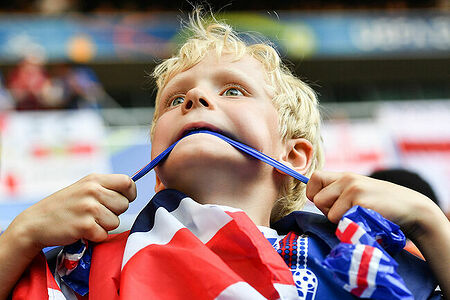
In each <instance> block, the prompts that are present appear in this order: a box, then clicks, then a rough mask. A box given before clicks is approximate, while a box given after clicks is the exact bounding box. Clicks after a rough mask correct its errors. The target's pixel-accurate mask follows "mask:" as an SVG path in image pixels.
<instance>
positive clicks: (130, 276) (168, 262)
mask: <svg viewBox="0 0 450 300" xmlns="http://www.w3.org/2000/svg"><path fill="white" fill-rule="evenodd" d="M238 281H242V279H241V278H240V277H239V276H237V275H236V274H234V272H233V271H232V270H230V268H229V267H228V266H227V265H226V264H225V263H224V262H223V261H222V260H221V259H220V258H219V257H218V256H217V255H215V254H214V253H213V252H212V251H211V250H210V249H208V248H207V247H205V245H204V244H203V243H202V242H201V241H200V240H199V239H197V238H196V237H195V236H194V235H193V234H192V233H191V232H190V231H189V230H188V229H186V228H183V229H180V230H179V231H178V232H177V233H176V234H175V235H174V236H173V238H172V240H171V241H170V242H169V243H168V244H166V245H154V244H153V245H150V246H147V247H145V248H143V249H142V250H140V251H138V252H137V253H136V254H135V255H133V256H132V257H131V258H130V260H128V262H127V264H126V265H125V267H124V268H123V270H122V273H121V282H120V283H121V284H120V297H121V298H124V299H137V298H139V297H140V295H145V296H146V298H147V299H183V298H186V297H188V298H190V299H213V298H215V297H217V296H218V295H219V294H220V293H221V292H222V291H223V290H224V289H225V288H227V287H228V286H230V285H232V284H234V283H236V282H238Z"/></svg>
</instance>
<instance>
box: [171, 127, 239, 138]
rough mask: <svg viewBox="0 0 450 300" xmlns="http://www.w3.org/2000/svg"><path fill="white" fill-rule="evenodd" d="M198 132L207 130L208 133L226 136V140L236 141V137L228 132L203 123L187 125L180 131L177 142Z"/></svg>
mask: <svg viewBox="0 0 450 300" xmlns="http://www.w3.org/2000/svg"><path fill="white" fill-rule="evenodd" d="M200 130H208V131H213V132H216V133H220V134H221V135H223V136H226V137H228V138H230V139H232V140H235V141H237V139H236V137H235V136H234V135H233V134H231V133H229V132H226V131H224V130H221V129H219V128H217V127H215V126H213V125H210V124H205V123H203V124H188V125H186V126H185V127H183V129H182V130H181V132H180V134H179V136H178V138H177V140H179V139H181V138H183V137H185V136H186V135H188V134H190V133H192V132H195V131H200Z"/></svg>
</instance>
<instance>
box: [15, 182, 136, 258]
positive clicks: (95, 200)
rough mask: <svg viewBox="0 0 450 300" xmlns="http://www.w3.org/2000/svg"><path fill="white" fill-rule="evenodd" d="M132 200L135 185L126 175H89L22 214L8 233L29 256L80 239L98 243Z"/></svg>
mask: <svg viewBox="0 0 450 300" xmlns="http://www.w3.org/2000/svg"><path fill="white" fill-rule="evenodd" d="M135 198H136V185H135V183H134V182H133V180H131V178H130V177H128V176H127V175H121V174H107V175H100V174H91V175H88V176H86V177H84V178H82V179H81V180H79V181H77V182H75V183H74V184H72V185H70V186H68V187H66V188H64V189H62V190H60V191H58V192H56V193H54V194H52V195H50V196H49V197H47V198H45V199H43V200H41V201H39V202H38V203H36V204H35V205H33V206H31V207H29V208H28V209H26V210H25V211H23V212H22V213H21V214H20V215H19V216H17V217H16V219H14V221H13V222H12V223H11V225H10V226H9V227H8V229H7V231H10V233H14V235H13V236H16V237H17V239H21V243H20V244H21V245H23V246H24V247H25V248H27V250H28V251H27V252H28V253H30V255H33V253H36V251H40V250H41V249H42V248H44V247H47V246H54V245H68V244H71V243H73V242H75V241H77V240H79V239H81V238H84V239H87V240H90V241H94V242H100V241H103V240H105V239H106V238H107V236H108V231H109V230H113V229H115V228H117V227H118V226H119V218H118V216H119V215H120V214H121V213H123V212H125V211H126V210H127V209H128V204H129V202H131V201H133V200H134V199H135ZM22 250H25V249H22Z"/></svg>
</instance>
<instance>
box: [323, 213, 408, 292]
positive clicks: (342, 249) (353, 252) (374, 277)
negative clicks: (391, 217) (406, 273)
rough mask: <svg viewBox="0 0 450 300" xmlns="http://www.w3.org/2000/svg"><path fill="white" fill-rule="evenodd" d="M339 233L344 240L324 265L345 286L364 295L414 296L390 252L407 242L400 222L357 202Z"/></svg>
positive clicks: (342, 223) (340, 223)
mask: <svg viewBox="0 0 450 300" xmlns="http://www.w3.org/2000/svg"><path fill="white" fill-rule="evenodd" d="M336 236H337V237H338V239H339V240H340V241H341V243H340V244H338V245H337V246H336V247H335V248H333V249H332V250H331V252H330V254H329V255H328V256H327V257H326V259H325V260H324V261H323V263H322V265H323V266H325V267H326V268H327V269H329V270H331V271H332V272H333V273H334V274H335V278H336V279H337V280H338V281H340V282H341V284H342V285H343V287H344V289H345V290H347V291H349V292H351V293H352V294H353V295H355V296H358V297H360V298H372V299H404V300H406V299H408V300H409V299H414V297H413V296H412V294H411V292H410V291H409V290H408V288H407V287H406V285H405V283H404V281H403V279H402V278H401V277H400V275H398V273H397V272H396V269H397V267H398V264H397V262H396V261H395V260H394V259H393V258H392V257H391V256H390V255H389V254H388V251H389V252H390V253H395V252H398V251H400V250H401V249H402V248H403V247H404V246H405V240H406V239H405V236H404V235H403V233H402V232H401V231H400V228H399V226H398V225H396V224H394V223H392V222H390V221H388V220H386V219H384V218H383V217H382V216H381V215H380V214H379V213H377V212H375V211H373V210H370V209H366V208H362V207H360V206H354V207H352V208H351V209H350V210H349V211H347V212H346V213H345V214H344V216H343V217H342V219H341V220H340V221H339V224H338V227H337V229H336ZM383 247H384V248H383ZM385 248H386V249H385Z"/></svg>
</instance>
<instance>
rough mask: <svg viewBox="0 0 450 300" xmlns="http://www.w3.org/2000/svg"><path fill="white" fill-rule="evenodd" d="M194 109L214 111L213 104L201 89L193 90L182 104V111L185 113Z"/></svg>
mask: <svg viewBox="0 0 450 300" xmlns="http://www.w3.org/2000/svg"><path fill="white" fill-rule="evenodd" d="M194 108H207V109H213V108H214V107H213V103H212V101H210V100H209V97H207V96H206V93H204V92H203V91H202V90H201V89H198V88H196V89H192V90H190V91H189V92H188V93H187V94H186V99H185V101H184V102H183V104H182V110H183V112H184V113H186V112H188V111H190V110H191V109H194Z"/></svg>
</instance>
